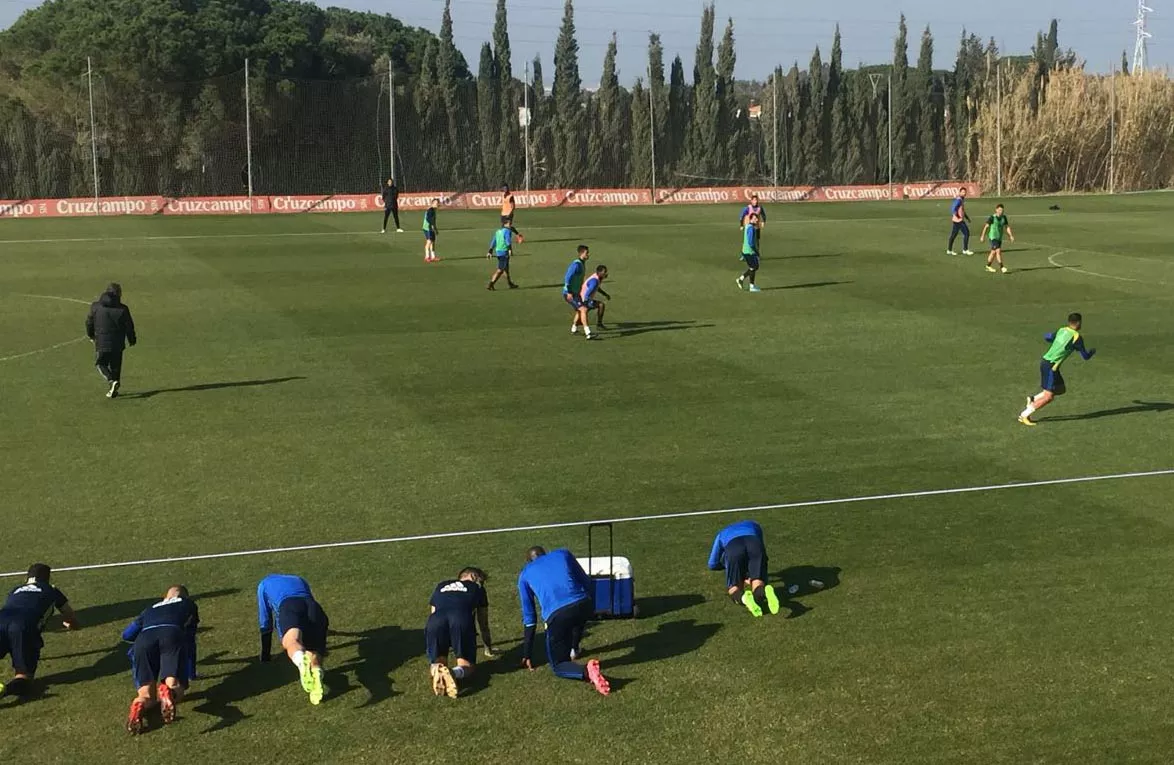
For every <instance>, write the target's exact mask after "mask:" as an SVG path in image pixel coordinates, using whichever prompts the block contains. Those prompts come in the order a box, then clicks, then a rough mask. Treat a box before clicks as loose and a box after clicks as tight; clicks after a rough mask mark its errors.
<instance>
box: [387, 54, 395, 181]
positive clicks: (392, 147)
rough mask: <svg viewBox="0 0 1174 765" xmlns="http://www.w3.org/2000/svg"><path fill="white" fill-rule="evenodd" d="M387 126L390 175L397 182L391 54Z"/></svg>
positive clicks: (388, 64)
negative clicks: (388, 127)
mask: <svg viewBox="0 0 1174 765" xmlns="http://www.w3.org/2000/svg"><path fill="white" fill-rule="evenodd" d="M387 124H388V125H390V126H391V128H390V130H389V131H388V135H387V148H388V151H389V153H390V156H391V162H390V175H389V177H390V178H391V179H392V180H395V70H394V69H393V68H392V63H391V54H390V53H389V54H387Z"/></svg>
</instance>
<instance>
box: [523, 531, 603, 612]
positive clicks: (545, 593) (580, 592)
mask: <svg viewBox="0 0 1174 765" xmlns="http://www.w3.org/2000/svg"><path fill="white" fill-rule="evenodd" d="M590 593H591V577H589V576H587V572H586V571H584V570H583V567H582V566H580V565H579V561H577V560H575V556H574V555H571V551H570V550H564V549H559V550H551V551H550V552H548V553H547V554H546V555H543V556H542V557H540V558H536V559H535V560H532V561H530V562H529V563H527V564H526V565H525V567H524V568H523V569H522V573H520V574H519V575H518V597H519V598H520V599H521V601H522V626H524V627H534V626H536V625H537V624H538V615H537V614H536V613H534V599H535V598H537V599H538V607H539V608H541V609H542V615H543V616H544V617H546V618H548V619H549V618H550V615H551V614H553V613H554V612H555V611H557V610H559V609H560V608H564V607H566V606H569V605H571V604H573V603H578V602H579V601H580V600H583V599H585V598H589V597H591V595H590Z"/></svg>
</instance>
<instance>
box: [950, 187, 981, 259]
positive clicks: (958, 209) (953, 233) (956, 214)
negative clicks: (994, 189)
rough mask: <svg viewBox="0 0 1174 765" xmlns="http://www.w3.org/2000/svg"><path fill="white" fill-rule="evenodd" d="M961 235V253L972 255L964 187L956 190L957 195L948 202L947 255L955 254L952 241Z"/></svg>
mask: <svg viewBox="0 0 1174 765" xmlns="http://www.w3.org/2000/svg"><path fill="white" fill-rule="evenodd" d="M958 234H961V235H962V254H963V255H973V254H974V253H973V252H971V251H970V216H969V215H967V214H966V187H965V186H963V187H962V188H961V189H959V190H958V196H956V197H954V201H953V202H952V203H951V204H950V244H949V245H947V247H946V254H947V255H955V254H957V253H955V252H954V241H955V240H956V239H957V238H958Z"/></svg>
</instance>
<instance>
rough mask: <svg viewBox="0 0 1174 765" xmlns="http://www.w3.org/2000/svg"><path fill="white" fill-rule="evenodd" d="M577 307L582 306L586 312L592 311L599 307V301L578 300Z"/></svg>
mask: <svg viewBox="0 0 1174 765" xmlns="http://www.w3.org/2000/svg"><path fill="white" fill-rule="evenodd" d="M579 305H581V306H583V307H584V308H586V309H587V310H588V311H594V310H595V309H596V308H598V307H599V301H598V300H594V299H588V300H580V301H579Z"/></svg>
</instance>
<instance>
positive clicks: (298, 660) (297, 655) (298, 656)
mask: <svg viewBox="0 0 1174 765" xmlns="http://www.w3.org/2000/svg"><path fill="white" fill-rule="evenodd" d="M305 655H306V652H305V651H294V654H293V656H291V657H290V661H292V662H293V663H294V666H295V667H297V668H298V669H301V668H302V657H303V656H305Z"/></svg>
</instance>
